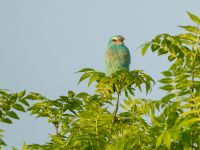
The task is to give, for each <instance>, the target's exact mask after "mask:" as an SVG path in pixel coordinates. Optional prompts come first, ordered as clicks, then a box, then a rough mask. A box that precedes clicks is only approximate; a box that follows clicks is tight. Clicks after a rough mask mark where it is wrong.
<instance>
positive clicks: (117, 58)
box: [105, 35, 131, 76]
mask: <svg viewBox="0 0 200 150" xmlns="http://www.w3.org/2000/svg"><path fill="white" fill-rule="evenodd" d="M105 59H106V75H107V76H110V75H112V74H113V73H115V72H116V71H120V70H127V71H129V66H130V62H131V57H130V52H129V49H128V48H127V47H126V46H125V45H124V37H123V36H121V35H115V36H113V37H112V38H111V39H110V41H109V43H108V48H107V50H106V58H105Z"/></svg>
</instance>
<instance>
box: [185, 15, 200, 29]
mask: <svg viewBox="0 0 200 150" xmlns="http://www.w3.org/2000/svg"><path fill="white" fill-rule="evenodd" d="M187 14H188V16H189V17H190V19H192V20H193V21H194V22H195V23H196V24H198V25H199V26H200V19H199V18H198V17H197V16H195V15H193V14H192V13H190V12H187Z"/></svg>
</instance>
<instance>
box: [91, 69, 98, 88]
mask: <svg viewBox="0 0 200 150" xmlns="http://www.w3.org/2000/svg"><path fill="white" fill-rule="evenodd" d="M98 76H99V74H98V73H96V72H94V73H93V74H92V76H91V77H90V79H89V82H88V86H90V85H91V84H92V83H93V82H94V81H95V80H97V78H98Z"/></svg>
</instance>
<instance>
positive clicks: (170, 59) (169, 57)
mask: <svg viewBox="0 0 200 150" xmlns="http://www.w3.org/2000/svg"><path fill="white" fill-rule="evenodd" d="M175 58H176V57H174V56H173V55H169V56H168V60H169V61H173V60H174V59H175Z"/></svg>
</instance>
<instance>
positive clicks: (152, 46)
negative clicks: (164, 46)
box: [151, 44, 160, 52]
mask: <svg viewBox="0 0 200 150" xmlns="http://www.w3.org/2000/svg"><path fill="white" fill-rule="evenodd" d="M159 48H160V46H159V45H156V44H153V45H151V50H152V52H155V51H156V50H157V49H159Z"/></svg>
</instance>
